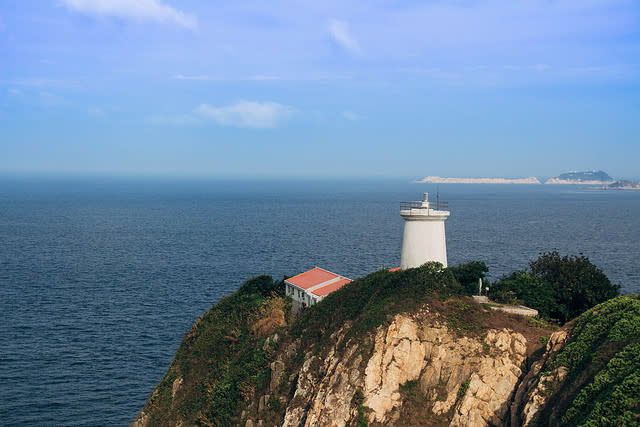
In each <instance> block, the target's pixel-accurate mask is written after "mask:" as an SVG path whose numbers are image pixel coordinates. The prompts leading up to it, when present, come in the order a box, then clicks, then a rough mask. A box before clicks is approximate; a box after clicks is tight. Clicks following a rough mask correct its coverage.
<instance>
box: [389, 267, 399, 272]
mask: <svg viewBox="0 0 640 427" xmlns="http://www.w3.org/2000/svg"><path fill="white" fill-rule="evenodd" d="M398 270H400V267H396V268H390V269H389V271H391V272H394V271H398Z"/></svg>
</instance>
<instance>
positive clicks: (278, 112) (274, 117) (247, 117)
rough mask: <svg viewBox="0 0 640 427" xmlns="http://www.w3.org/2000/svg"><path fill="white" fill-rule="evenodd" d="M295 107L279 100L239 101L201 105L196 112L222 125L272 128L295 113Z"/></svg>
mask: <svg viewBox="0 0 640 427" xmlns="http://www.w3.org/2000/svg"><path fill="white" fill-rule="evenodd" d="M293 111H294V110H293V108H291V107H288V106H286V105H282V104H278V103H277V102H255V101H244V100H243V101H239V102H237V103H235V104H232V105H227V106H225V107H212V106H211V105H208V104H201V105H199V106H198V107H197V108H196V109H195V110H194V112H195V113H196V114H199V115H200V116H202V117H204V118H207V119H211V120H213V121H215V122H216V123H218V124H219V125H222V126H236V127H249V128H272V127H275V126H277V125H278V124H279V123H281V122H282V121H284V120H286V119H287V118H289V117H290V116H291V114H293Z"/></svg>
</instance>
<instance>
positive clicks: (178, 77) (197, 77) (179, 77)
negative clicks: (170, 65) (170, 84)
mask: <svg viewBox="0 0 640 427" xmlns="http://www.w3.org/2000/svg"><path fill="white" fill-rule="evenodd" d="M173 78H174V79H176V80H216V79H212V78H211V77H209V76H183V75H182V74H178V75H175V76H173Z"/></svg>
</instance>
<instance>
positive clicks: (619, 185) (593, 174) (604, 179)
mask: <svg viewBox="0 0 640 427" xmlns="http://www.w3.org/2000/svg"><path fill="white" fill-rule="evenodd" d="M414 182H415V183H421V184H542V182H540V180H539V179H538V178H536V177H533V176H531V177H529V178H455V177H441V176H427V177H426V178H422V179H419V180H416V181H414ZM544 183H545V184H565V185H595V186H597V187H595V188H596V189H601V190H640V182H638V181H629V180H615V179H614V178H611V176H609V174H608V173H606V172H604V171H601V170H592V171H582V172H580V171H570V172H565V173H561V174H560V175H558V176H556V177H554V178H549V179H547V180H546V181H545V182H544Z"/></svg>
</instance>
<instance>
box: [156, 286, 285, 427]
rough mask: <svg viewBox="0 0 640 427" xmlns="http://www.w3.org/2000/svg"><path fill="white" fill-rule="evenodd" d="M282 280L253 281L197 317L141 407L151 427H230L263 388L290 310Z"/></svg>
mask: <svg viewBox="0 0 640 427" xmlns="http://www.w3.org/2000/svg"><path fill="white" fill-rule="evenodd" d="M283 290H284V286H283V283H282V282H274V281H273V280H272V279H271V277H269V276H259V277H255V278H253V279H251V280H249V281H247V282H246V283H244V284H243V285H242V286H241V287H240V289H238V291H236V292H235V293H234V294H233V295H231V296H228V297H224V298H222V299H221V300H220V301H219V302H218V303H217V304H215V305H214V306H213V307H212V308H211V309H209V310H208V311H207V312H205V314H204V315H203V316H202V318H201V319H198V320H197V321H196V323H195V325H194V326H193V328H192V329H191V331H189V333H188V334H187V335H186V336H185V337H184V338H183V340H182V343H181V345H180V347H179V349H178V351H177V353H176V356H175V358H174V360H173V362H172V363H171V366H170V368H169V372H168V373H167V374H166V375H165V377H164V378H163V379H162V381H161V382H160V384H159V385H158V386H157V387H156V390H155V392H154V394H153V395H152V396H151V398H150V399H149V401H148V402H147V405H146V406H145V408H144V409H143V411H144V412H145V414H147V415H148V416H149V421H150V425H175V424H176V422H177V420H181V421H182V422H183V424H186V425H230V424H232V423H233V416H234V415H235V413H236V412H237V408H238V402H241V401H243V400H245V399H246V398H248V397H249V396H248V395H252V394H253V393H254V392H255V390H256V389H257V390H260V389H263V388H264V386H265V384H266V382H267V381H268V378H269V361H270V354H271V353H272V352H273V351H274V350H275V348H274V346H273V345H266V346H265V345H264V342H265V337H266V336H267V335H269V334H271V333H273V332H274V331H275V330H276V328H278V327H279V326H282V325H284V323H285V314H287V313H289V312H290V309H289V307H287V306H286V305H287V299H285V298H283V296H282V292H283Z"/></svg>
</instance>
